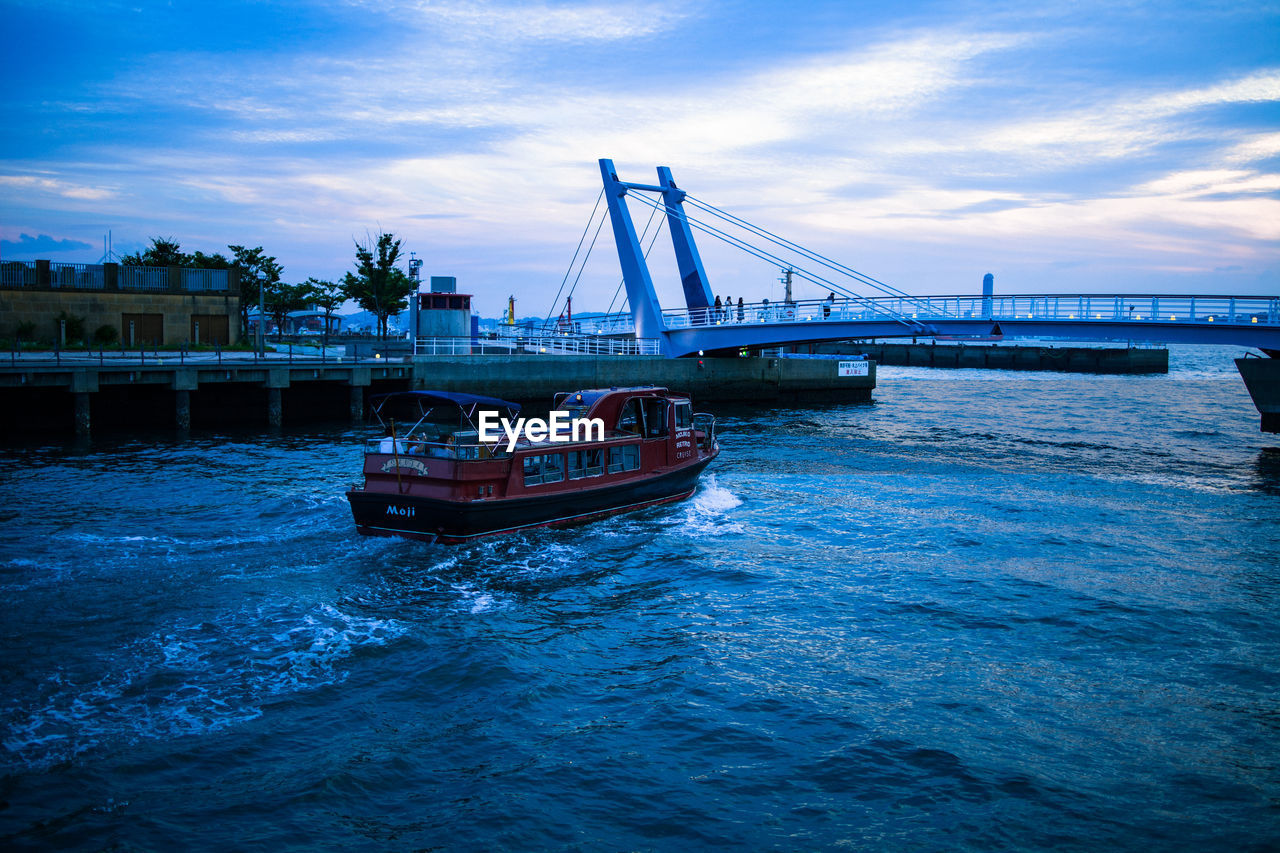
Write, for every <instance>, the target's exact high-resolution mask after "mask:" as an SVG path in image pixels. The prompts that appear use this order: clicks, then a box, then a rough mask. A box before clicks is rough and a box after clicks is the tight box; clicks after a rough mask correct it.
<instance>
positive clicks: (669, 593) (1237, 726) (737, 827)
mask: <svg viewBox="0 0 1280 853" xmlns="http://www.w3.org/2000/svg"><path fill="white" fill-rule="evenodd" d="M1233 354H1234V353H1231V352H1228V351H1223V350H1213V349H1194V348H1185V349H1178V350H1176V351H1175V357H1174V358H1173V360H1172V362H1173V369H1172V372H1171V373H1170V375H1168V376H1159V377H1091V376H1067V375H1063V374H1025V373H1001V372H988V371H929V370H924V369H911V368H882V369H881V372H880V386H879V388H878V390H877V392H876V395H875V396H876V402H875V403H874V404H871V405H831V406H812V407H792V408H768V409H751V408H742V407H739V408H733V409H727V408H726V409H722V410H721V411H720V412H719V414H720V425H721V429H722V443H723V447H724V452H723V454H722V456H721V458H720V460H718V461H717V463H716V464H715V465H714V466H713V468H712V469H711V472H710V473H709V475H708V476H706V477H705V478H704V481H703V484H702V486H701V488H700V489H699V491H698V493H697V494H696V495H695V496H694V497H693V498H692V499H691V500H689V501H687V502H684V503H682V504H678V505H674V506H668V507H663V508H658V509H655V510H651V511H646V512H642V513H639V514H633V515H629V516H625V517H620V518H614V519H609V520H605V521H602V522H598V523H595V524H592V525H589V526H585V527H581V528H577V529H573V530H566V531H540V532H536V533H530V534H524V535H515V536H508V537H504V538H500V539H493V540H490V541H487V542H484V543H482V544H477V545H473V546H465V547H460V548H444V547H429V546H424V545H422V544H420V543H410V542H401V541H395V540H373V539H363V538H359V537H357V536H356V535H355V534H354V532H353V530H352V525H351V521H350V517H349V513H348V510H347V508H346V504H345V501H344V499H343V498H342V494H341V493H342V491H343V489H344V488H345V487H346V485H347V484H348V483H350V482H351V481H352V480H353V479H354V478H355V476H356V472H357V471H358V470H359V465H360V458H359V451H358V450H357V440H356V439H357V438H358V433H357V432H356V431H353V430H351V429H350V428H346V427H340V426H338V427H323V428H305V427H295V428H287V429H285V430H284V431H276V432H235V433H207V432H197V433H195V434H194V435H193V436H192V437H191V438H189V439H185V440H179V439H177V438H176V437H174V436H173V435H172V434H171V433H158V434H155V435H150V436H143V437H141V438H139V437H129V438H119V437H117V438H109V437H100V438H96V439H94V440H93V441H92V442H91V443H89V444H87V445H77V444H74V443H71V442H67V443H45V444H33V445H26V446H21V447H10V448H6V449H4V450H3V451H0V536H2V538H0V595H2V597H0V605H2V608H3V609H2V610H0V679H2V681H0V683H2V684H3V688H2V693H0V744H2V745H3V748H2V749H0V762H2V765H0V773H2V777H0V843H2V844H3V846H4V847H6V848H8V849H15V848H16V849H40V848H58V849H85V850H99V849H123V850H172V849H210V850H212V849H219V850H221V849H236V850H271V851H273V853H274V851H279V850H288V849H302V848H317V847H323V848H331V849H364V850H383V849H397V850H399V849H404V850H416V849H439V850H479V849H489V850H492V849H507V850H528V849H548V850H573V851H578V850H581V851H588V850H591V851H594V850H690V849H695V850H701V849H717V848H719V849H734V850H827V849H841V850H844V849H852V850H931V849H939V850H952V849H958V850H1010V849H1026V848H1039V847H1054V848H1057V849H1063V850H1091V851H1092V850H1098V849H1118V850H1143V851H1146V850H1149V849H1152V848H1154V849H1162V850H1165V849H1173V850H1205V849H1214V850H1264V849H1276V848H1277V846H1280V620H1278V619H1277V616H1278V615H1280V451H1277V450H1273V449H1269V448H1274V447H1277V446H1280V439H1278V438H1277V437H1276V436H1267V435H1264V434H1262V433H1259V432H1258V416H1257V413H1256V411H1255V410H1254V408H1253V406H1252V405H1251V403H1250V401H1249V399H1248V395H1247V394H1246V392H1245V390H1244V388H1243V386H1242V384H1241V383H1240V380H1239V378H1238V377H1237V376H1236V375H1235V371H1234V368H1233V367H1232V366H1231V364H1230V361H1229V358H1230V356H1231V355H1233Z"/></svg>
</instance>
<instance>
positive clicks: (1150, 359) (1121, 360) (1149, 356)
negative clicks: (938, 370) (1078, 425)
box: [812, 342, 1169, 374]
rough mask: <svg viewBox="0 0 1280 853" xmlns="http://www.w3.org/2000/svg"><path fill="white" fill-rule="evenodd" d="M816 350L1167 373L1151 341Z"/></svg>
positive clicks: (905, 360) (946, 362) (994, 366)
mask: <svg viewBox="0 0 1280 853" xmlns="http://www.w3.org/2000/svg"><path fill="white" fill-rule="evenodd" d="M812 349H813V351H814V352H816V353H828V354H829V353H865V354H866V355H867V356H868V357H869V358H872V359H874V360H875V361H876V362H878V363H879V364H888V365H895V366H902V367H908V366H909V367H950V368H977V369H986V370H1057V371H1062V372H1065V373H1105V374H1143V373H1168V372H1169V351H1168V350H1167V349H1156V348H1152V347H1141V348H1138V347H1051V346H1030V345H1023V344H965V343H954V344H950V343H948V344H935V343H932V342H931V343H915V344H905V343H904V344H897V343H894V344H878V343H858V342H845V343H835V344H815V345H814V346H813V347H812Z"/></svg>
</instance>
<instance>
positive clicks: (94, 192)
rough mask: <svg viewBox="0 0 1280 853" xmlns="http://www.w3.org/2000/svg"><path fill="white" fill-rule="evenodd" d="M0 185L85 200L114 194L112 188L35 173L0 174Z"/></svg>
mask: <svg viewBox="0 0 1280 853" xmlns="http://www.w3.org/2000/svg"><path fill="white" fill-rule="evenodd" d="M0 187H13V188H14V189H15V190H17V191H30V192H39V193H52V194H54V195H59V196H62V197H63V198H74V199H82V200H85V201H102V200H104V199H109V198H111V197H112V196H114V195H115V191H114V190H111V189H107V188H105V187H94V186H88V185H85V184H75V183H69V182H67V181H64V180H59V179H57V178H44V177H39V176H36V175H0Z"/></svg>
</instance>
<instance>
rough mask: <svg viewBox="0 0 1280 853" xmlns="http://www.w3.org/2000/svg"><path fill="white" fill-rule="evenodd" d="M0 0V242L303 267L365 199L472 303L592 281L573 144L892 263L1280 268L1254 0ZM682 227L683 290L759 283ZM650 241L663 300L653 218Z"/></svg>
mask: <svg viewBox="0 0 1280 853" xmlns="http://www.w3.org/2000/svg"><path fill="white" fill-rule="evenodd" d="M0 6H2V7H3V9H2V11H3V20H4V22H5V30H6V33H7V36H6V39H5V49H4V51H3V52H0V69H2V72H0V79H3V82H4V85H3V86H2V87H0V105H2V107H3V114H4V116H5V120H4V122H3V129H2V130H0V257H2V258H3V259H5V260H26V259H34V258H48V259H50V260H53V261H71V262H89V263H96V262H98V261H99V260H100V259H101V258H102V256H103V240H104V237H105V236H106V235H107V234H108V232H110V234H111V237H112V241H113V248H114V251H115V252H116V253H117V254H126V253H128V252H132V251H137V250H141V249H144V248H145V247H146V246H147V245H148V244H149V243H150V240H151V238H153V237H165V238H173V239H175V240H177V241H178V242H179V243H180V244H181V245H182V247H183V249H185V250H187V251H195V250H197V249H198V250H200V251H204V252H207V253H211V252H217V251H222V252H226V246H227V245H228V244H244V245H248V246H251V247H252V246H259V245H260V246H262V247H263V248H264V249H265V250H266V252H267V253H268V254H270V255H274V256H275V257H277V258H278V260H279V261H280V263H281V264H283V266H284V279H285V280H286V281H303V280H305V279H306V278H308V277H316V278H320V279H327V280H336V279H339V278H341V276H342V274H343V273H344V272H346V271H348V270H350V269H352V267H353V261H354V248H355V242H356V241H361V242H365V241H368V240H369V239H370V237H371V236H372V235H376V234H377V233H378V232H379V231H387V232H391V233H393V234H395V235H396V236H397V237H398V238H400V239H402V241H403V249H404V251H405V252H406V255H407V253H408V252H410V251H412V252H415V253H416V255H417V257H419V258H421V259H422V260H423V262H424V264H423V273H424V275H451V276H456V277H457V279H458V289H459V291H460V292H465V293H471V294H474V295H475V300H474V304H475V307H476V310H477V312H478V313H480V314H482V315H484V316H497V315H498V314H499V312H500V311H501V310H502V309H503V308H504V307H505V305H506V299H507V297H508V295H514V296H515V297H516V298H517V300H518V305H517V312H518V313H519V314H521V315H526V314H532V315H543V314H547V313H550V312H551V311H552V310H553V308H552V301H553V299H554V298H555V296H556V294H557V292H560V291H561V289H562V288H563V291H564V292H568V291H569V290H570V288H572V290H573V294H574V309H575V313H577V312H581V311H591V310H596V311H601V310H606V309H607V308H608V307H610V306H611V305H612V307H613V308H614V309H615V310H616V309H617V308H618V307H619V306H620V304H621V299H622V297H621V296H618V295H617V294H618V285H619V283H620V273H619V265H618V259H617V253H616V250H615V248H614V245H613V240H612V237H611V233H610V229H609V228H608V227H607V226H606V227H605V228H604V230H603V231H602V232H601V233H600V237H599V239H598V240H597V241H596V242H595V245H594V248H593V249H592V251H591V254H590V257H589V258H588V259H587V261H586V263H585V264H583V265H582V270H581V273H579V272H578V269H577V268H576V267H573V268H571V259H572V258H573V257H574V253H575V247H576V246H577V245H578V241H579V239H580V238H581V237H582V236H583V234H584V233H587V236H586V240H585V244H590V243H591V233H589V232H590V231H593V230H594V226H592V229H587V225H588V217H589V215H590V214H591V212H592V209H593V206H594V205H595V203H596V199H597V198H598V196H599V194H600V189H601V179H600V169H599V166H598V159H599V158H602V157H604V158H610V159H612V160H613V161H614V162H615V164H616V166H617V168H618V172H619V176H620V177H621V178H622V179H623V180H626V181H634V182H640V183H653V182H655V181H656V172H655V167H656V166H669V167H670V168H671V169H672V172H673V174H674V177H675V180H676V182H677V183H678V184H679V186H680V187H682V188H683V189H685V190H687V191H688V192H689V193H690V194H691V195H692V196H693V197H695V198H697V199H700V200H702V201H705V202H707V203H709V204H712V205H715V206H716V207H719V208H721V209H724V210H726V211H729V212H731V213H733V214H735V215H737V216H740V217H742V218H744V219H746V220H749V221H751V222H753V223H756V224H758V225H760V226H763V227H765V228H767V229H769V230H770V231H772V232H774V233H777V234H779V235H781V236H784V237H786V238H787V239H790V240H792V241H794V242H796V243H799V244H801V245H804V246H806V247H809V248H811V249H813V250H815V251H819V252H822V253H823V254H826V255H828V256H830V257H832V258H834V259H837V260H839V261H840V262H842V263H844V264H846V265H848V266H850V267H853V268H854V269H857V270H860V271H862V272H864V273H866V274H868V275H871V276H874V277H875V278H877V279H879V280H881V281H884V282H887V283H889V284H891V285H893V286H894V287H897V288H900V289H902V290H905V291H908V292H911V293H914V294H919V295H925V294H946V293H973V292H977V291H979V290H980V289H981V281H982V276H983V274H984V273H987V272H990V273H993V274H994V275H995V281H996V290H997V292H1003V293H1073V292H1130V293H1133V292H1143V293H1147V292H1151V293H1208V294H1223V293H1238V294H1280V3H1277V2H1253V3H1179V2H1176V0H1174V1H1173V2H1151V3H1147V2H1125V0H1108V2H1089V0H1084V2H1073V3H1053V2H1045V3H1036V4H1029V3H1025V2H896V3H860V2H856V1H855V0H845V2H833V3H826V2H796V1H795V0H793V2H787V3H782V2H747V0H743V1H742V2H717V0H696V2H684V0H672V1H671V2H664V0H658V2H646V0H637V2H628V3H608V2H602V3H591V2H585V3H575V2H569V3H537V2H534V3H524V2H430V0H415V1H414V2H401V1H400V0H333V2H291V0H282V1H281V2H257V0H251V2H244V0H223V1H222V2H216V3H199V2H181V0H173V2H149V0H135V2H124V3H115V2H96V3H75V2H61V0H38V2H0ZM630 209H631V212H632V216H633V217H634V218H635V220H636V223H637V228H643V227H644V224H645V222H646V220H647V219H648V213H649V208H647V207H645V206H644V205H642V204H638V203H636V202H631V204H630ZM597 221H598V219H597ZM697 236H698V240H699V247H700V249H701V253H702V256H703V260H704V263H705V266H706V268H707V274H708V278H709V279H710V282H711V286H712V289H713V291H714V292H715V293H717V294H720V295H729V296H733V297H734V298H736V297H738V296H745V297H746V298H747V300H748V301H755V300H759V299H760V298H764V297H769V298H775V299H776V298H777V297H778V295H779V294H780V287H781V285H780V284H779V283H778V277H779V270H778V268H777V266H776V265H774V264H770V263H767V262H764V261H761V260H759V259H756V258H753V257H751V256H750V255H748V254H746V253H743V252H741V251H739V250H737V249H733V248H731V247H729V246H727V245H724V244H722V243H720V242H718V241H716V240H714V239H712V238H711V237H710V236H706V235H702V234H698V235H697ZM583 248H584V250H585V248H586V246H585V245H584V247H583ZM650 267H651V269H652V272H653V277H654V281H655V285H656V288H657V291H658V296H659V299H660V301H661V302H662V304H663V306H664V307H680V303H681V296H680V294H681V289H680V284H679V277H678V274H677V272H676V270H675V265H674V260H673V259H672V253H671V247H670V241H669V238H667V237H666V234H665V229H664V230H663V233H662V235H660V237H659V239H658V241H657V243H656V244H655V246H654V248H653V251H652V254H651V255H650ZM566 282H567V283H566ZM575 282H576V283H575ZM842 283H844V282H842ZM861 290H862V292H869V291H866V290H865V288H863V289H861ZM822 295H825V288H821V289H820V288H819V287H817V286H816V285H812V284H809V283H803V284H799V285H797V288H796V296H797V297H798V298H816V297H820V296H822ZM561 298H563V297H561ZM555 310H556V311H558V310H559V306H557V307H556V308H555Z"/></svg>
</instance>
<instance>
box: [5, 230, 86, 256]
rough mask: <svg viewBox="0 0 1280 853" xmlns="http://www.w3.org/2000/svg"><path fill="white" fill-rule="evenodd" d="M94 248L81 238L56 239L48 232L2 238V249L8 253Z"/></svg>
mask: <svg viewBox="0 0 1280 853" xmlns="http://www.w3.org/2000/svg"><path fill="white" fill-rule="evenodd" d="M92 248H93V246H91V245H90V244H88V243H85V242H83V241H81V240H71V239H62V240H56V239H54V238H53V237H50V236H49V235H48V234H41V235H39V236H38V237H32V236H31V235H30V234H20V235H18V239H17V240H0V249H3V250H4V252H5V254H6V255H13V254H17V255H49V254H55V253H57V252H80V251H84V250H86V249H92Z"/></svg>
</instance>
